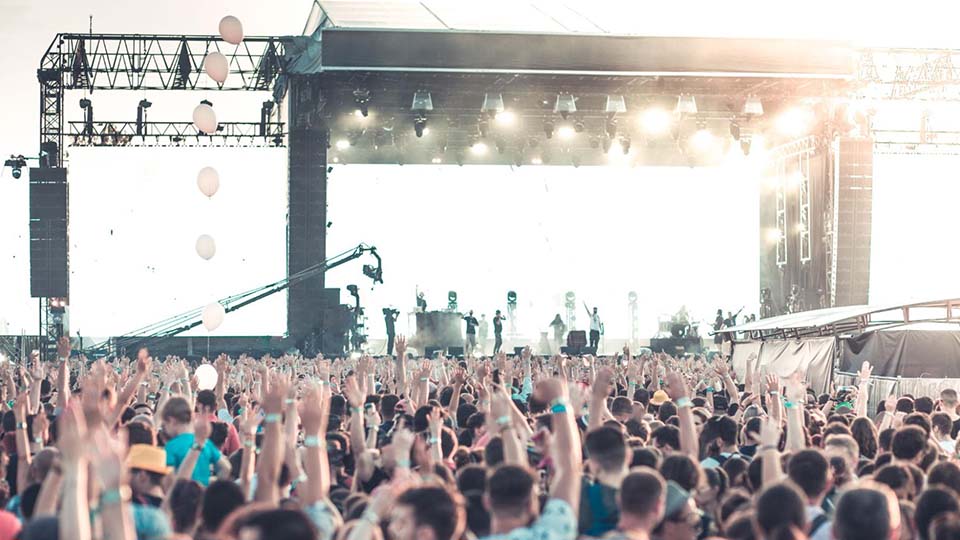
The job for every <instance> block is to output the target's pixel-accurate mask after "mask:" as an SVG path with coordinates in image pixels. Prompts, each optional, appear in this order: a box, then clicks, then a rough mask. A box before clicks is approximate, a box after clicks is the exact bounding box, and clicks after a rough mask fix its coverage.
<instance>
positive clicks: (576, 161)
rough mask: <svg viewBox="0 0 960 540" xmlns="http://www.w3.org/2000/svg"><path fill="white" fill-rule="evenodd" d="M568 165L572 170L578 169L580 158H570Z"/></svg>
mask: <svg viewBox="0 0 960 540" xmlns="http://www.w3.org/2000/svg"><path fill="white" fill-rule="evenodd" d="M570 163H571V164H573V168H574V169H576V168H579V167H580V156H573V157H571V158H570Z"/></svg>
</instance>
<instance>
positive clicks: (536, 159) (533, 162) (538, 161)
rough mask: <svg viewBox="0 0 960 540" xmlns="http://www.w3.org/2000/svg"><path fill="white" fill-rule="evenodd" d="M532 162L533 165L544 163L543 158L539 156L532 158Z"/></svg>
mask: <svg viewBox="0 0 960 540" xmlns="http://www.w3.org/2000/svg"><path fill="white" fill-rule="evenodd" d="M530 164H531V165H543V160H542V159H540V158H538V157H532V158H530Z"/></svg>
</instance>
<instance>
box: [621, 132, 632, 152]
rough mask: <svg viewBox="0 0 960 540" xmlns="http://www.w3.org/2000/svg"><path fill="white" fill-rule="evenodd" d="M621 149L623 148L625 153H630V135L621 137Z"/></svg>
mask: <svg viewBox="0 0 960 540" xmlns="http://www.w3.org/2000/svg"><path fill="white" fill-rule="evenodd" d="M620 149H621V150H623V155H627V154H629V153H630V137H628V136H626V135H624V136H623V137H620Z"/></svg>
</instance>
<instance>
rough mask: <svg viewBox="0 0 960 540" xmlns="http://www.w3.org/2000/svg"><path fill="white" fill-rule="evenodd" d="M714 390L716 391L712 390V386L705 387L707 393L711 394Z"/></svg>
mask: <svg viewBox="0 0 960 540" xmlns="http://www.w3.org/2000/svg"><path fill="white" fill-rule="evenodd" d="M714 392H716V390H714V388H713V387H712V386H708V387H707V389H706V393H708V394H713V393H714Z"/></svg>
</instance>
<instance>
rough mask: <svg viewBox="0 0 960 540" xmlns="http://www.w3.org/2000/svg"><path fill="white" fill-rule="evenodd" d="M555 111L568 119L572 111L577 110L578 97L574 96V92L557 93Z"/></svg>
mask: <svg viewBox="0 0 960 540" xmlns="http://www.w3.org/2000/svg"><path fill="white" fill-rule="evenodd" d="M553 112H554V113H559V114H560V117H561V118H563V119H564V120H566V119H567V117H568V116H569V115H570V113H575V112H577V100H576V98H574V97H573V95H572V94H559V95H557V101H556V103H555V104H554V106H553Z"/></svg>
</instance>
